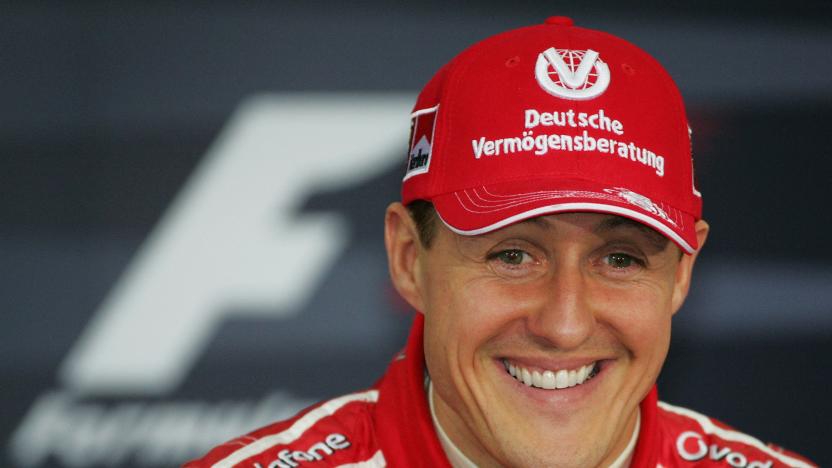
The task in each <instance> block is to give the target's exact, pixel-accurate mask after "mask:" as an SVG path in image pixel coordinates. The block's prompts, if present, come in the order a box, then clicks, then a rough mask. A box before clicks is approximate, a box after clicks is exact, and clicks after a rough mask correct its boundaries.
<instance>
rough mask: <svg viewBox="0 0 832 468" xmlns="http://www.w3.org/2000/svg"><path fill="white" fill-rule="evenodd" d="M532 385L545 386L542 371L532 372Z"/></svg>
mask: <svg viewBox="0 0 832 468" xmlns="http://www.w3.org/2000/svg"><path fill="white" fill-rule="evenodd" d="M532 385H534V386H535V387H542V386H543V376H542V375H540V372H538V371H534V372H532Z"/></svg>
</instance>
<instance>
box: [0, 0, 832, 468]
mask: <svg viewBox="0 0 832 468" xmlns="http://www.w3.org/2000/svg"><path fill="white" fill-rule="evenodd" d="M542 3H543V2H530V1H524V0H515V1H513V2H476V3H475V2H468V3H462V4H450V3H446V2H441V3H440V2H433V1H423V2H419V3H418V4H412V3H411V4H408V3H405V2H394V3H388V2H381V1H375V2H374V1H370V2H364V3H361V4H360V5H358V4H355V3H353V2H342V3H336V2H332V3H327V2H315V1H306V2H265V1H261V2H258V1H252V2H210V3H208V2H206V3H201V2H176V3H173V2H170V3H168V2H147V3H138V2H136V3H133V2H122V1H112V2H23V1H9V2H4V3H3V5H2V6H0V51H1V52H0V193H2V196H0V278H2V281H0V306H2V311H3V318H4V326H2V327H0V356H2V359H1V360H0V366H2V371H1V372H0V389H2V391H0V394H2V399H0V437H2V441H3V444H2V445H0V447H2V461H0V465H2V466H11V467H93V466H125V467H130V466H136V467H156V466H159V467H161V466H174V465H176V464H178V463H181V462H182V461H184V460H186V459H188V458H189V457H192V456H194V455H197V454H199V453H201V452H203V451H204V450H206V449H207V448H209V447H210V446H212V445H214V444H216V443H218V442H221V441H223V440H225V439H228V438H230V437H232V436H234V435H237V434H239V433H243V432H246V431H248V430H249V429H251V428H253V427H256V426H258V425H262V424H264V423H265V422H268V421H271V420H274V419H277V418H281V417H285V416H287V415H289V414H291V413H293V412H294V411H296V410H297V409H299V408H301V407H303V406H305V405H307V404H309V403H311V402H313V401H315V400H318V399H321V398H326V397H330V396H334V395H338V394H341V393H345V392H348V391H352V390H355V389H357V388H361V387H366V386H368V385H370V384H372V383H373V381H374V380H375V379H376V378H377V377H378V376H379V375H380V374H381V373H382V372H383V369H384V368H385V366H386V363H387V361H388V360H389V358H390V357H391V356H392V355H393V354H394V353H395V352H396V350H397V349H398V348H399V347H400V346H401V345H403V343H404V339H405V336H406V333H407V329H408V327H409V323H410V320H411V316H412V311H409V310H408V309H407V307H406V306H405V305H404V304H403V302H402V301H401V300H400V299H398V298H397V296H396V294H395V292H394V291H393V290H392V288H391V286H390V284H389V282H388V280H387V276H386V275H387V273H386V264H385V262H386V260H385V257H384V252H383V245H382V221H383V210H384V207H385V206H386V204H387V203H388V201H390V200H394V199H395V198H396V197H397V196H398V187H399V183H400V180H401V176H402V175H403V171H404V161H405V158H406V156H405V153H406V146H407V144H406V138H407V131H408V126H409V119H408V113H409V111H410V107H411V106H412V102H413V98H414V97H415V93H416V92H417V91H418V90H419V89H420V88H421V87H422V86H423V85H424V83H425V82H426V81H427V80H428V79H429V78H430V77H431V76H432V74H433V73H434V72H435V70H437V69H438V68H439V67H440V66H441V65H442V64H444V63H445V62H446V61H448V60H449V59H450V58H451V57H453V56H454V55H455V54H456V53H457V52H459V51H460V50H462V49H463V48H465V47H466V46H468V45H470V44H471V43H473V42H475V41H477V40H479V39H482V38H484V37H486V36H488V35H491V34H493V33H497V32H500V31H503V30H506V29H510V28H514V27H519V26H523V25H528V24H535V23H540V22H542V21H543V20H544V19H545V18H546V17H547V16H550V15H554V14H559V15H568V16H572V17H573V18H574V19H575V21H576V23H577V24H578V25H580V26H586V27H591V28H596V29H602V30H606V31H608V32H611V33H613V34H616V35H619V36H622V37H624V38H627V39H628V40H630V41H632V42H634V43H636V44H637V45H639V46H641V47H642V48H644V49H646V50H647V51H648V52H650V53H651V54H652V55H654V56H655V57H656V58H657V59H658V60H659V61H660V62H662V63H663V64H664V65H665V67H666V68H667V69H668V70H669V72H670V73H671V75H673V76H674V78H675V79H676V80H677V83H678V84H679V86H680V88H681V91H682V94H683V95H684V97H685V100H686V103H687V107H688V114H689V118H690V120H691V125H692V127H693V141H694V156H695V162H696V167H697V172H698V186H699V188H700V190H701V191H702V192H703V194H704V200H705V217H706V218H707V219H708V220H709V221H710V223H711V226H712V233H711V236H710V238H709V240H708V244H707V246H706V249H705V251H704V254H703V255H702V256H701V257H700V263H699V265H698V267H699V269H698V272H697V275H696V276H695V277H694V286H693V288H694V289H693V292H692V295H691V297H690V299H689V301H688V303H687V304H686V305H685V307H684V309H683V310H682V311H681V312H680V313H679V314H678V315H677V316H676V318H675V321H676V322H675V324H674V337H673V345H672V348H671V353H670V356H669V359H668V362H667V365H666V368H665V371H664V373H663V375H662V377H661V379H660V382H659V383H660V396H661V398H662V399H663V400H665V401H668V402H670V403H673V404H677V405H682V406H688V407H691V408H694V409H696V410H698V411H701V412H704V413H706V414H708V415H710V416H713V417H716V418H719V419H721V420H723V421H726V422H728V423H729V424H731V425H733V426H735V427H738V428H740V429H742V430H744V431H746V432H749V433H751V434H753V435H755V436H757V437H759V438H761V439H762V440H764V441H771V442H775V443H778V444H780V445H783V446H785V447H788V448H790V449H792V450H795V451H798V452H800V453H802V454H804V455H806V456H808V457H810V458H812V459H814V461H816V462H818V463H820V464H821V465H830V464H832V454H830V450H829V448H828V441H827V439H828V437H827V436H828V434H829V423H828V419H829V417H830V416H832V411H830V410H832V403H830V398H829V389H830V388H832V375H831V374H830V372H829V371H828V370H827V369H826V366H827V365H828V364H829V363H830V356H832V348H831V347H830V345H832V305H830V304H832V265H831V264H830V262H832V248H830V247H829V245H830V241H832V237H830V230H829V229H830V227H832V226H830V224H832V223H830V221H831V220H830V209H829V207H828V200H829V187H830V182H832V150H831V149H830V148H832V142H830V139H829V134H830V125H832V7H830V4H829V3H828V2H790V3H788V4H773V3H765V2H736V3H731V2H717V1H704V2H686V3H681V4H679V5H676V4H673V5H666V4H665V2H659V1H652V2H651V1H648V2H640V3H639V4H638V5H626V4H623V3H622V2H614V1H605V0H599V1H596V2H592V3H588V2H583V3H582V6H578V7H576V6H574V3H576V2H570V3H558V2H546V4H545V5H544V4H542ZM668 3H669V2H668Z"/></svg>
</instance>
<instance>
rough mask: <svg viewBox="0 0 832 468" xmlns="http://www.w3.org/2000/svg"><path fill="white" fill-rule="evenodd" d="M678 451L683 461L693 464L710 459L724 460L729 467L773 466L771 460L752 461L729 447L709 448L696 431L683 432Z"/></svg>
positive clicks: (764, 467)
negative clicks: (706, 458)
mask: <svg viewBox="0 0 832 468" xmlns="http://www.w3.org/2000/svg"><path fill="white" fill-rule="evenodd" d="M676 450H678V451H679V455H680V456H681V457H682V458H683V459H685V460H687V461H691V462H695V461H700V460H704V459H705V457H708V458H710V459H711V460H714V461H720V460H724V461H725V462H726V463H728V465H730V466H733V467H736V468H742V467H745V468H771V466H772V465H773V462H772V461H771V460H766V461H750V460H748V458H746V457H745V455H743V454H741V453H739V452H734V451H732V450H731V449H730V448H728V447H720V446H718V445H717V444H711V445H710V446H709V445H708V444H706V443H705V439H704V438H703V437H702V435H701V434H699V433H698V432H694V431H687V432H683V433H682V434H680V435H679V438H678V439H676Z"/></svg>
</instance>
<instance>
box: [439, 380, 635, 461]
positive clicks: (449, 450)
mask: <svg viewBox="0 0 832 468" xmlns="http://www.w3.org/2000/svg"><path fill="white" fill-rule="evenodd" d="M428 406H429V407H430V417H431V419H432V420H433V427H434V428H436V435H437V436H438V437H439V443H440V444H442V449H443V450H445V455H446V456H447V457H448V461H450V462H451V466H453V467H454V468H477V465H475V464H474V462H472V461H471V460H470V459H469V458H468V457H466V456H465V454H464V453H462V451H461V450H460V449H459V447H457V446H456V444H454V443H453V441H451V439H450V438H449V437H448V434H446V433H445V430H444V429H442V425H441V424H439V419H438V418H437V417H436V411H435V410H434V407H433V382H432V381H430V380H429V381H428ZM640 428H641V411H639V412H638V413H636V426H635V427H634V428H633V435H631V436H630V441H629V442H628V443H627V446H626V447H625V448H624V451H623V452H621V455H619V456H618V458H616V459H615V461H613V462H612V463H611V464H610V465H609V466H608V467H607V468H626V467H628V466H630V461H631V459H632V457H633V452H634V451H635V448H636V441H638V432H639V429H640Z"/></svg>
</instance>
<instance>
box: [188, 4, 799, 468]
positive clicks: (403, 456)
mask: <svg viewBox="0 0 832 468" xmlns="http://www.w3.org/2000/svg"><path fill="white" fill-rule="evenodd" d="M411 122H412V131H411V139H410V146H409V149H410V150H409V154H408V163H407V169H406V173H405V176H404V181H403V185H402V202H401V203H399V202H396V203H393V204H391V205H390V206H389V207H388V209H387V213H386V218H385V243H386V247H387V253H388V259H389V268H390V275H391V278H392V282H393V284H394V285H395V287H396V289H397V290H398V291H399V293H400V294H401V295H402V296H403V297H404V298H405V300H406V301H407V302H408V303H409V304H410V305H411V306H413V308H414V309H416V310H417V311H419V313H418V314H417V315H416V319H415V321H414V324H413V328H412V331H411V335H410V338H409V340H408V344H407V346H406V348H405V349H404V351H403V352H402V353H401V354H400V355H399V356H397V357H396V359H394V361H393V362H392V363H391V364H390V367H389V369H388V371H387V373H386V374H385V375H384V377H383V378H382V379H381V380H380V381H379V382H378V383H377V384H376V385H375V386H374V387H372V388H371V389H369V390H366V391H361V392H357V393H354V394H350V395H345V396H342V397H338V398H335V399H333V400H330V401H328V402H324V403H321V404H318V405H315V406H313V407H311V408H308V409H307V410H305V411H303V412H302V413H301V414H299V415H298V416H296V417H294V418H292V419H290V420H288V421H283V422H279V423H275V424H273V425H271V426H268V427H265V428H263V429H260V430H257V431H255V432H252V433H251V434H249V435H247V436H245V437H241V438H238V439H235V440H233V441H231V442H229V443H227V444H224V445H222V446H220V447H217V448H216V449H214V450H213V451H212V452H210V453H209V454H208V455H207V456H206V457H205V458H203V459H201V460H197V461H194V462H191V463H190V464H188V466H191V467H201V466H212V467H231V466H245V467H252V468H266V467H269V468H287V467H297V466H350V467H359V466H360V467H375V466H454V467H470V466H481V467H487V466H518V467H520V466H523V467H541V466H556V467H596V466H605V467H606V466H611V467H626V466H633V467H659V466H662V467H671V466H692V465H697V466H734V467H743V466H744V467H773V466H811V464H810V463H809V462H807V461H806V460H804V459H802V458H800V457H799V456H797V455H795V454H791V453H787V452H785V451H783V450H782V449H779V448H774V447H772V446H767V445H765V444H763V443H761V442H760V441H758V440H756V439H754V438H752V437H750V436H748V435H745V434H742V433H740V432H737V431H735V430H733V429H731V428H729V427H728V426H725V425H723V424H721V423H719V422H717V421H715V420H713V419H710V418H708V417H706V416H703V415H700V414H698V413H695V412H693V411H690V410H687V409H683V408H678V407H674V406H670V405H667V404H665V403H659V402H658V397H657V390H656V388H655V382H656V379H657V377H658V375H659V372H660V370H661V367H662V364H663V363H664V360H665V357H666V355H667V352H668V347H669V344H670V330H671V322H672V318H673V315H674V314H675V313H676V312H677V311H678V310H679V308H680V307H681V306H682V303H683V302H684V300H685V297H686V296H687V293H688V288H689V286H690V282H691V274H692V271H693V266H694V262H695V260H696V257H697V255H698V253H699V251H700V249H701V248H702V246H703V245H704V243H705V239H706V237H707V235H708V225H707V223H706V222H705V221H703V220H702V219H701V210H702V208H701V207H702V203H701V196H700V194H699V192H698V191H697V190H696V188H695V186H694V182H693V181H694V178H693V164H692V159H691V145H690V130H689V127H688V123H687V118H686V116H685V111H684V106H683V104H682V100H681V97H680V95H679V92H678V90H677V89H676V86H675V84H674V83H673V81H672V80H671V78H670V77H669V75H668V74H667V72H665V71H664V69H662V68H661V66H660V65H659V64H658V63H657V62H655V61H654V60H653V59H652V58H651V57H649V56H648V55H647V54H646V53H645V52H643V51H642V50H640V49H638V48H637V47H635V46H634V45H632V44H630V43H628V42H625V41H623V40H621V39H619V38H616V37H613V36H611V35H608V34H606V33H602V32H598V31H592V30H588V29H582V28H578V27H576V26H574V25H573V24H572V21H571V20H569V19H568V18H563V17H554V18H550V19H548V20H547V21H546V23H545V24H542V25H538V26H532V27H528V28H522V29H518V30H513V31H509V32H506V33H503V34H500V35H497V36H494V37H491V38H489V39H486V40H484V41H482V42H480V43H478V44H475V45H474V46H472V47H471V48H469V49H467V50H466V51H464V52H462V53H461V54H460V55H459V56H457V57H456V58H454V59H453V60H452V61H451V62H449V63H448V64H447V65H446V66H445V67H443V68H442V69H441V70H440V71H439V72H438V73H437V74H436V75H435V76H434V77H433V79H432V80H431V81H430V82H429V83H428V84H427V85H426V87H425V89H424V90H423V91H422V93H421V94H420V95H419V97H418V99H417V102H416V105H415V107H414V110H413V113H412V115H411Z"/></svg>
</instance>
